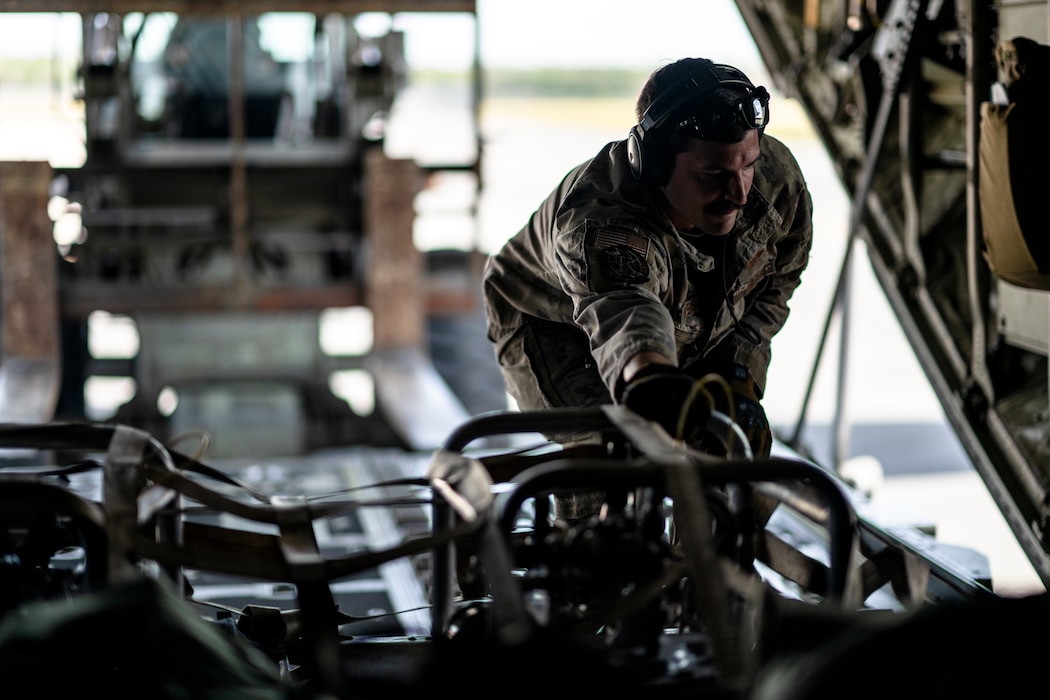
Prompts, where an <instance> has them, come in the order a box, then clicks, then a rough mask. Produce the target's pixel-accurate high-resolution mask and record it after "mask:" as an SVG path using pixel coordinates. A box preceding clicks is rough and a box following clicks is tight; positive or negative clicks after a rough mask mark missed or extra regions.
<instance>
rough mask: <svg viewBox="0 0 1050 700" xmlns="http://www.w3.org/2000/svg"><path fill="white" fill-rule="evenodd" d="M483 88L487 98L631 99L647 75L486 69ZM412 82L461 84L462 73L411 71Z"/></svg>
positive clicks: (609, 71) (612, 70) (636, 72)
mask: <svg viewBox="0 0 1050 700" xmlns="http://www.w3.org/2000/svg"><path fill="white" fill-rule="evenodd" d="M482 75H483V89H484V91H485V94H486V95H488V96H490V97H634V96H635V95H637V93H638V89H639V87H640V86H641V85H642V83H643V82H645V79H646V77H648V75H649V72H648V71H646V70H630V69H620V68H609V69H571V70H569V69H558V68H539V69H534V70H515V69H503V68H497V69H486V70H484V71H483V73H482ZM411 79H412V80H418V81H419V82H427V83H448V84H456V85H462V84H464V82H465V81H466V80H468V77H467V76H465V75H463V74H462V73H442V72H438V71H415V72H413V73H412V76H411Z"/></svg>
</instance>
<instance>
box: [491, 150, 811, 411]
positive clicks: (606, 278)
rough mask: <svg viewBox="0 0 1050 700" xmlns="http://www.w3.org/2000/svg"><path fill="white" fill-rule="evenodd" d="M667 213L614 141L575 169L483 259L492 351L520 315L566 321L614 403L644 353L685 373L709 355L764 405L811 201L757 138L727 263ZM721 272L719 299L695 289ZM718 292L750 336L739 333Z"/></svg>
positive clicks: (781, 154) (806, 239)
mask: <svg viewBox="0 0 1050 700" xmlns="http://www.w3.org/2000/svg"><path fill="white" fill-rule="evenodd" d="M665 210H666V202H665V200H664V199H663V194H662V192H661V191H660V190H659V189H658V188H656V187H651V186H646V185H644V184H642V183H640V182H639V181H637V180H636V179H635V178H634V176H633V175H632V174H631V172H630V169H629V166H628V162H627V148H626V142H625V141H615V142H612V143H609V144H607V145H606V146H605V147H604V148H603V149H602V150H601V151H600V152H599V153H598V154H597V155H596V156H594V157H593V158H592V159H591V160H589V161H587V162H585V163H583V164H582V165H580V166H578V167H576V168H574V169H573V170H572V171H570V172H569V173H568V175H566V177H565V178H564V179H563V180H562V182H561V184H560V185H559V186H558V187H557V188H556V189H555V190H554V191H553V192H552V193H551V194H550V195H549V196H548V198H547V199H546V200H545V201H544V202H543V204H542V205H541V206H540V207H539V209H538V210H537V211H536V212H535V213H534V214H533V215H532V217H531V218H530V220H529V222H528V224H527V225H526V226H525V227H524V228H523V229H522V230H521V231H519V232H518V233H517V234H516V235H515V236H513V237H512V238H510V239H509V240H508V241H507V242H506V243H505V244H504V246H503V247H502V249H501V250H500V251H498V252H497V253H496V254H494V255H492V256H491V257H490V258H489V260H488V263H487V265H486V269H485V275H484V282H483V285H484V296H485V304H486V314H487V322H488V334H489V338H490V340H492V341H493V342H496V343H497V344H498V343H499V341H500V339H502V338H506V337H507V336H508V334H510V333H513V332H514V330H515V328H517V327H518V326H520V325H521V324H522V322H523V317H526V316H532V317H536V318H539V319H544V320H547V321H554V322H560V323H566V324H574V325H576V326H577V327H579V328H580V329H582V330H583V331H584V332H585V333H586V335H587V337H588V338H589V339H590V351H591V354H592V356H593V357H594V359H595V361H596V363H597V369H598V371H599V373H600V374H601V377H602V380H603V381H604V382H605V385H606V386H607V387H608V388H609V390H610V395H611V396H616V395H617V392H618V389H619V387H618V386H617V383H618V382H619V381H620V377H621V374H622V372H623V368H624V366H625V364H626V363H627V361H628V360H629V359H630V358H631V357H632V356H633V355H635V354H637V353H639V352H643V351H655V352H659V353H662V354H664V355H665V356H667V357H670V358H677V360H678V363H679V366H680V367H683V368H684V367H688V366H689V365H691V364H693V363H694V362H697V361H699V360H701V358H704V359H706V360H711V359H712V358H713V357H717V358H718V359H719V361H722V362H735V363H737V364H741V365H744V366H746V367H747V368H748V370H749V371H750V374H751V377H752V378H753V379H754V381H755V384H756V385H757V390H758V394H759V396H761V394H762V391H763V390H764V388H765V383H766V370H767V368H768V365H769V361H770V340H771V339H772V337H773V336H774V335H775V334H776V333H777V332H778V331H779V330H780V328H781V327H782V326H783V324H784V322H785V320H786V319H787V317H788V300H789V299H790V298H791V295H792V294H793V293H794V291H795V288H796V287H797V286H798V284H799V281H800V277H801V274H802V271H803V270H804V269H805V267H806V264H807V263H808V260H809V251H810V245H811V242H812V200H811V197H810V194H809V191H808V189H807V187H806V183H805V180H804V178H803V175H802V172H801V170H800V168H799V166H798V164H797V163H796V161H795V158H794V156H793V155H792V154H791V152H790V151H789V150H788V148H787V147H786V146H785V145H784V144H783V143H781V142H780V141H778V140H777V139H775V138H774V137H772V136H769V135H768V134H767V135H764V136H763V137H762V144H761V156H760V158H759V159H758V161H757V163H756V172H755V178H754V183H753V186H752V189H751V191H750V193H749V195H748V199H747V204H746V205H745V206H744V208H743V209H742V211H741V212H740V213H739V215H738V217H737V222H736V226H735V227H734V229H733V231H732V232H731V233H730V234H729V236H728V238H727V240H726V241H725V244H724V245H725V246H726V247H727V248H726V250H725V263H723V261H721V260H716V259H715V258H714V257H712V256H711V255H705V254H704V253H702V252H700V251H699V250H698V249H697V248H696V247H695V246H694V245H693V243H691V242H690V238H694V237H692V236H690V235H688V234H686V235H683V234H682V233H680V232H679V231H677V230H676V229H675V227H674V226H673V225H672V223H671V221H670V219H669V218H668V217H667V214H666V213H665ZM694 240H695V238H694ZM723 264H726V265H727V267H726V271H725V273H724V274H725V275H726V278H725V283H724V284H725V287H724V292H723V282H722V273H721V271H719V277H718V282H717V285H715V287H716V288H717V290H718V293H717V295H716V294H714V293H713V292H711V291H707V292H703V291H702V290H711V289H712V288H713V287H712V285H711V284H710V283H708V284H706V285H705V284H702V283H701V279H700V278H699V275H702V274H704V273H705V272H708V271H711V270H716V269H717V267H716V266H721V265H723ZM727 297H728V298H730V299H731V300H732V303H733V313H735V315H736V317H737V319H739V321H740V326H744V327H746V328H749V329H751V331H750V332H745V331H744V329H742V328H740V327H738V326H737V324H736V322H735V321H734V319H733V315H732V314H731V313H730V311H729V308H728V306H727V304H726V298H727ZM712 305H713V306H712ZM705 318H706V319H710V322H709V323H707V324H705V322H704V319H705ZM705 325H709V326H710V327H709V328H708V327H705ZM756 340H757V342H753V341H756Z"/></svg>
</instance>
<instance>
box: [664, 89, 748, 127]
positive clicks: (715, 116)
mask: <svg viewBox="0 0 1050 700" xmlns="http://www.w3.org/2000/svg"><path fill="white" fill-rule="evenodd" d="M768 123H769V92H768V91H767V90H766V89H765V88H764V87H757V88H749V89H748V94H747V95H745V96H743V97H741V98H740V100H739V101H737V102H736V103H734V104H732V105H729V106H725V107H722V108H719V109H711V108H710V107H708V108H706V109H704V110H702V111H700V112H697V113H693V114H688V115H686V116H684V117H683V118H682V119H680V120H679V121H678V122H677V123H676V124H675V125H674V127H673V129H674V131H681V130H690V131H695V132H696V135H697V136H699V137H700V138H702V139H709V138H715V137H716V136H717V135H718V134H719V133H724V132H725V131H726V129H727V128H732V127H733V126H737V127H739V126H743V127H744V128H746V129H764V128H765V127H766V124H768Z"/></svg>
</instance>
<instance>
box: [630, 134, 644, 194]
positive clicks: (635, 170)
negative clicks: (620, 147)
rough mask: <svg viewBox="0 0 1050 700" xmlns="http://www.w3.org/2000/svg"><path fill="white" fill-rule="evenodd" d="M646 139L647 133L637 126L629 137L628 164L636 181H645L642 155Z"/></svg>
mask: <svg viewBox="0 0 1050 700" xmlns="http://www.w3.org/2000/svg"><path fill="white" fill-rule="evenodd" d="M644 139H645V131H644V130H643V129H642V127H641V126H639V125H635V126H634V127H632V128H631V133H630V134H628V135H627V162H628V163H629V164H630V166H631V173H632V174H633V175H634V177H635V179H638V180H644V179H645V168H644V163H643V154H642V149H643V145H642V141H643V140H644Z"/></svg>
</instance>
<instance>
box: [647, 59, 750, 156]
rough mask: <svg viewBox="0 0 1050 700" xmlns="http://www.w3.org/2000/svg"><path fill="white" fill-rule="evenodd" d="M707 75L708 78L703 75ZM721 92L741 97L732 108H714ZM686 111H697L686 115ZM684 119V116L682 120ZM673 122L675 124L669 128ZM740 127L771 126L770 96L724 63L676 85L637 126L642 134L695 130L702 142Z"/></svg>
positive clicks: (713, 65) (713, 64)
mask: <svg viewBox="0 0 1050 700" xmlns="http://www.w3.org/2000/svg"><path fill="white" fill-rule="evenodd" d="M704 73H706V75H705V74H704ZM718 89H728V90H733V91H736V92H740V93H741V95H742V96H741V98H740V100H739V101H738V102H736V103H734V104H731V105H717V102H716V104H712V103H711V100H710V98H711V97H712V95H713V93H714V92H715V91H716V90H718ZM687 107H695V108H696V109H694V110H690V111H688V112H687V111H686V108H687ZM683 115H684V116H683ZM672 119H676V121H675V122H672V123H671V124H668V122H669V121H670V120H672ZM736 120H739V123H738V126H739V125H740V123H742V125H743V126H745V127H746V128H749V129H763V128H765V126H766V124H768V122H769V92H768V91H767V90H766V89H765V88H764V87H755V85H754V83H752V82H751V81H750V80H749V79H748V77H747V76H746V75H745V74H744V72H743V71H741V70H739V69H737V68H734V67H733V66H730V65H726V64H724V63H709V64H708V65H707V66H705V70H704V71H702V72H701V73H700V74H694V75H692V76H690V77H688V78H687V79H686V80H684V81H682V82H680V83H678V84H676V85H674V86H673V87H671V88H670V89H667V90H665V91H664V93H663V94H662V95H661V96H660V97H658V98H657V99H656V100H654V101H653V103H652V104H651V105H649V108H648V109H647V110H646V111H645V114H644V115H643V116H642V119H641V121H640V122H639V124H638V126H639V128H640V129H641V130H642V131H643V132H647V131H653V130H656V129H660V128H662V127H663V128H667V126H670V128H671V129H672V130H675V131H677V130H679V129H686V128H689V129H693V130H695V131H696V133H697V134H698V135H699V136H700V138H707V137H709V136H711V135H714V134H717V133H718V127H719V125H721V126H722V127H726V126H730V125H731V124H732V123H733V121H736Z"/></svg>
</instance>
